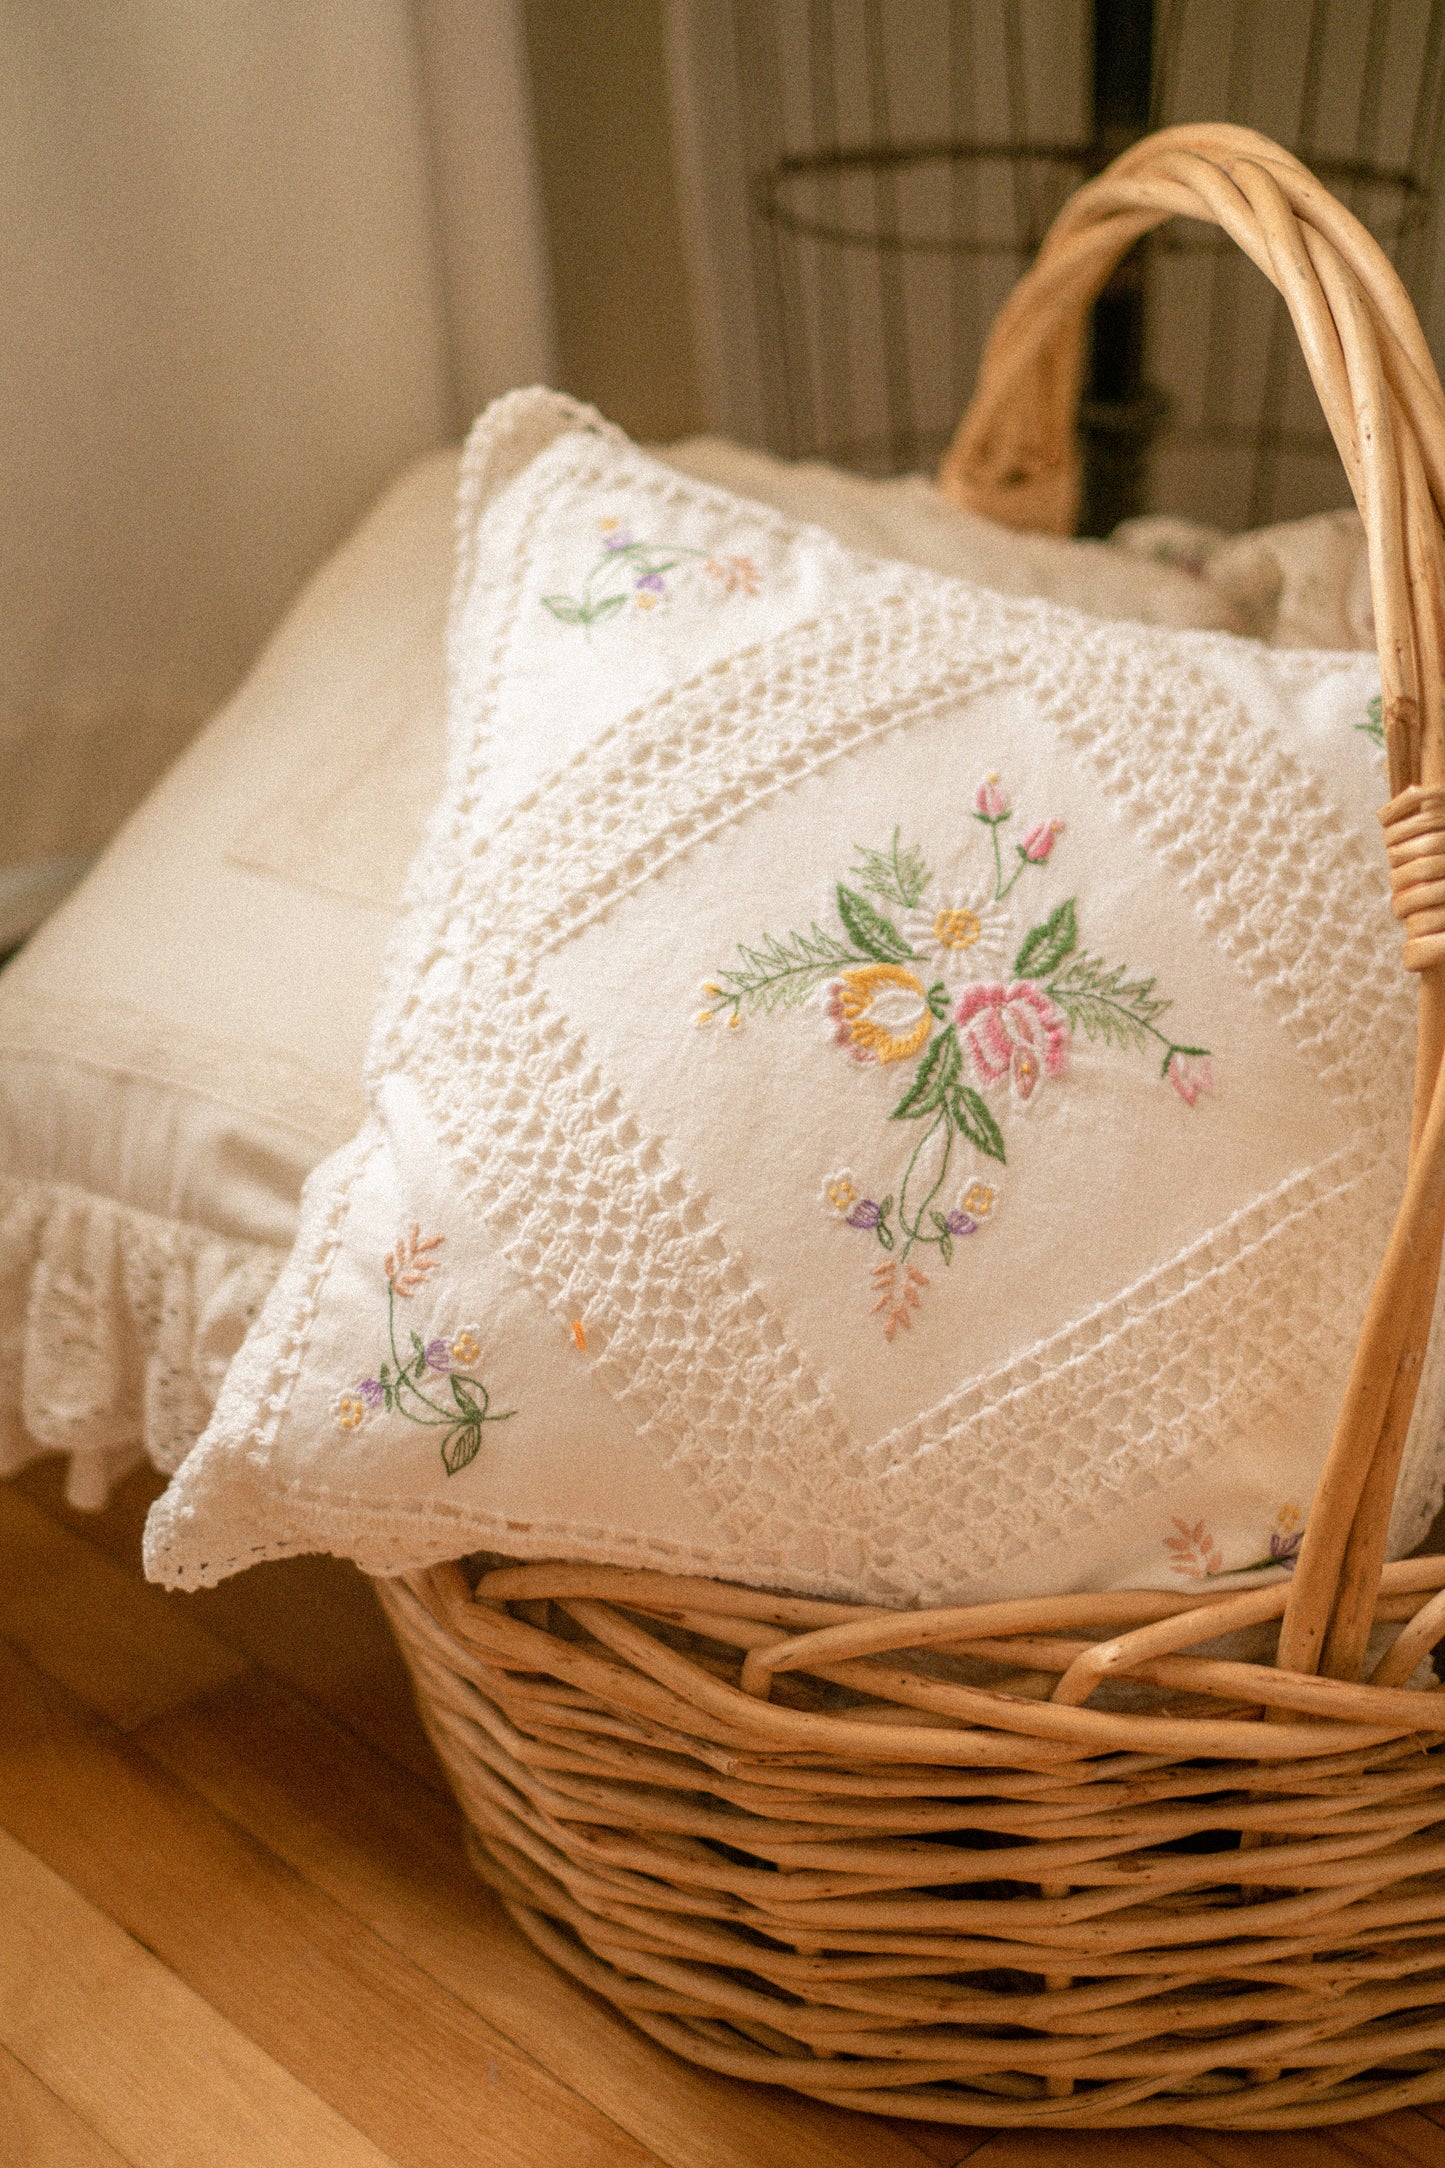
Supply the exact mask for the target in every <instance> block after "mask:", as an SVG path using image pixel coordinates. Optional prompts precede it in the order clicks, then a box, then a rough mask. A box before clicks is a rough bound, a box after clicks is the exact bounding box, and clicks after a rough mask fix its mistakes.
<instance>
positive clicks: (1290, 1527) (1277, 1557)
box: [1164, 1501, 1304, 1581]
mask: <svg viewBox="0 0 1445 2168" xmlns="http://www.w3.org/2000/svg"><path fill="white" fill-rule="evenodd" d="M1173 1527H1174V1531H1175V1533H1174V1534H1173V1535H1172V1536H1166V1537H1165V1538H1164V1548H1165V1550H1166V1551H1168V1552H1169V1553H1170V1571H1171V1572H1173V1573H1179V1574H1183V1575H1185V1576H1186V1577H1187V1578H1188V1579H1189V1580H1191V1581H1209V1580H1213V1579H1215V1578H1216V1576H1218V1575H1219V1574H1222V1573H1266V1572H1268V1571H1269V1570H1270V1568H1272V1567H1274V1566H1283V1567H1284V1568H1285V1570H1286V1572H1288V1573H1293V1571H1294V1569H1295V1563H1296V1561H1297V1559H1298V1557H1299V1547H1300V1544H1301V1543H1302V1542H1303V1541H1304V1519H1303V1516H1302V1514H1301V1512H1300V1509H1299V1507H1298V1506H1297V1505H1295V1504H1294V1503H1293V1502H1292V1501H1291V1502H1290V1503H1289V1504H1287V1505H1282V1506H1281V1507H1280V1509H1279V1511H1278V1513H1276V1515H1275V1517H1274V1527H1273V1528H1272V1529H1271V1530H1270V1534H1269V1549H1268V1550H1267V1552H1266V1553H1265V1555H1264V1557H1263V1558H1254V1559H1251V1560H1250V1562H1249V1564H1248V1565H1247V1566H1226V1565H1225V1563H1224V1553H1223V1551H1221V1550H1220V1548H1219V1545H1218V1544H1217V1543H1216V1542H1215V1540H1214V1537H1213V1536H1212V1535H1211V1534H1210V1532H1209V1529H1208V1528H1207V1527H1206V1525H1205V1523H1204V1522H1203V1521H1195V1522H1194V1524H1193V1526H1192V1527H1191V1525H1190V1523H1189V1522H1188V1521H1182V1520H1180V1518H1179V1516H1178V1515H1177V1514H1175V1515H1174V1516H1173Z"/></svg>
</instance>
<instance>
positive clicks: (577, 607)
mask: <svg viewBox="0 0 1445 2168" xmlns="http://www.w3.org/2000/svg"><path fill="white" fill-rule="evenodd" d="M542 607H543V609H544V610H550V611H551V612H552V615H553V616H554V617H555V618H559V619H560V620H561V622H562V623H563V624H564V625H580V624H582V623H584V622H585V620H584V618H583V615H582V606H581V604H580V603H576V602H574V601H573V600H572V597H571V596H570V595H543V597H542Z"/></svg>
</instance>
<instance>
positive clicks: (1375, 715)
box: [1355, 693, 1385, 745]
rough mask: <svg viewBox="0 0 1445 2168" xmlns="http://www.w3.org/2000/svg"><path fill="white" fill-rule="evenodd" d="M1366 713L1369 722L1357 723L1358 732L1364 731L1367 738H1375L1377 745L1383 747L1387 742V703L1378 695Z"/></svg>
mask: <svg viewBox="0 0 1445 2168" xmlns="http://www.w3.org/2000/svg"><path fill="white" fill-rule="evenodd" d="M1365 713H1366V715H1367V716H1368V717H1369V721H1368V722H1365V723H1356V725H1355V728H1356V730H1363V732H1364V733H1365V736H1366V737H1367V738H1373V739H1374V741H1375V743H1376V745H1383V744H1384V742H1385V703H1384V701H1383V700H1382V699H1381V697H1380V695H1379V694H1378V693H1376V695H1375V697H1374V699H1373V700H1372V701H1371V702H1370V703H1369V705H1368V707H1367V708H1366V709H1365Z"/></svg>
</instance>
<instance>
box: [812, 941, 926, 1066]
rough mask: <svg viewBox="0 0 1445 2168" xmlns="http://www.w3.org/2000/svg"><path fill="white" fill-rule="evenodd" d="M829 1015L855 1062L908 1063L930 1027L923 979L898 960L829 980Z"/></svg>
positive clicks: (923, 1040)
mask: <svg viewBox="0 0 1445 2168" xmlns="http://www.w3.org/2000/svg"><path fill="white" fill-rule="evenodd" d="M828 1014H829V1016H830V1018H831V1019H832V1022H833V1024H834V1026H835V1035H836V1037H837V1041H838V1044H839V1045H840V1046H845V1047H847V1049H848V1051H849V1053H850V1054H851V1055H852V1056H853V1059H854V1060H855V1061H876V1062H891V1061H912V1059H913V1057H914V1055H915V1054H918V1053H921V1051H922V1049H923V1047H924V1044H925V1043H926V1041H927V1038H928V1034H929V1033H930V1031H931V1030H932V1029H933V1011H932V1010H931V1009H930V1008H929V1006H928V996H927V994H926V993H925V991H924V987H923V981H922V980H921V979H920V978H919V977H918V976H917V974H916V973H915V972H912V971H909V970H907V969H906V968H905V966H904V965H902V964H862V965H860V966H859V967H858V968H857V969H856V970H853V971H845V972H843V973H842V974H841V976H840V977H839V978H837V979H836V980H835V981H834V983H833V991H832V994H831V995H830V997H829V1001H828Z"/></svg>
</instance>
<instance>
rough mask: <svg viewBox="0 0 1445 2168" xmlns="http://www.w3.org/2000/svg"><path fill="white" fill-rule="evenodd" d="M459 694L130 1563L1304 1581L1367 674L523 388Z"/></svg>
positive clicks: (1353, 1244) (1424, 1510)
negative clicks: (1013, 594)
mask: <svg viewBox="0 0 1445 2168" xmlns="http://www.w3.org/2000/svg"><path fill="white" fill-rule="evenodd" d="M451 664H452V683H451V713H450V730H451V768H450V778H449V784H448V789H447V792H446V795H445V799H444V802H443V804H442V806H441V808H440V809H439V812H438V815H437V817H436V820H435V821H434V823H433V826H432V829H431V832H430V836H429V841H428V844H427V846H426V848H425V849H424V851H423V853H422V855H421V858H420V860H419V861H418V866H417V869H416V872H415V874H414V877H413V882H412V888H411V893H410V897H409V901H408V905H407V909H406V914H405V919H404V925H403V931H402V936H401V938H400V941H399V944H398V947H397V949H396V952H395V954H394V957H393V960H392V967H391V971H390V981H389V992H388V994H387V996H386V998H385V1000H384V1002H383V1007H382V1012H381V1014H380V1016H379V1018H378V1022H377V1026H376V1029H375V1033H374V1038H373V1045H372V1050H371V1055H370V1064H369V1082H368V1092H369V1104H370V1113H369V1117H368V1119H367V1122H366V1124H365V1126H364V1128H363V1129H362V1131H361V1133H360V1135H359V1136H358V1137H357V1138H356V1139H355V1141H354V1142H353V1143H352V1144H350V1145H349V1146H347V1147H346V1148H345V1149H344V1150H343V1151H341V1152H339V1153H338V1154H336V1155H335V1156H334V1157H333V1158H332V1159H331V1160H329V1161H328V1162H327V1163H326V1164H325V1165H324V1166H322V1167H321V1168H320V1169H318V1171H317V1172H316V1174H315V1175H313V1177H312V1178H311V1181H310V1183H309V1185H308V1189H307V1193H306V1197H305V1200H304V1204H303V1213H302V1227H301V1233H300V1236H299V1239H298V1242H297V1245H296V1249H295V1252H294V1254H293V1256H292V1258H291V1260H290V1262H289V1264H288V1266H287V1267H286V1269H285V1271H284V1272H283V1274H282V1276H281V1278H280V1280H279V1282H278V1283H277V1286H276V1288H275V1290H274V1292H273V1294H272V1296H271V1298H270V1300H269V1302H268V1305H267V1307H266V1309H265V1312H264V1313H263V1316H262V1318H261V1320H260V1321H259V1323H258V1325H257V1327H256V1328H255V1329H254V1330H253V1332H252V1334H251V1335H250V1337H249V1339H248V1341H247V1343H246V1345H245V1347H244V1348H243V1350H242V1353H241V1355H240V1356H239V1357H238V1359H237V1361H236V1363H235V1364H234V1366H233V1368H232V1371H231V1373H230V1376H229V1378H228V1380H227V1383H226V1385H225V1387H224V1389H223V1392H222V1396H221V1400H220V1402H219V1404H218V1407H217V1411H216V1416H215V1419H214V1421H213V1422H212V1424H211V1427H210V1429H209V1430H208V1431H207V1432H206V1434H205V1436H204V1438H203V1439H202V1441H201V1443H200V1445H199V1446H198V1447H197V1448H196V1449H195V1451H194V1452H193V1453H192V1455H191V1456H190V1458H189V1459H188V1460H187V1461H186V1463H185V1465H184V1466H183V1468H182V1469H181V1471H180V1473H179V1475H178V1476H177V1477H176V1479H175V1480H174V1482H173V1483H172V1486H171V1488H170V1490H169V1491H168V1493H167V1494H166V1497H165V1498H164V1499H163V1500H162V1501H161V1502H160V1503H159V1504H158V1505H157V1507H156V1508H155V1509H154V1511H153V1514H152V1519H151V1525H150V1529H149V1538H148V1565H149V1569H150V1571H151V1572H152V1573H153V1574H154V1575H155V1576H156V1577H157V1578H159V1579H162V1580H165V1581H167V1582H171V1583H173V1584H179V1585H186V1586H194V1585H199V1584H202V1583H206V1582H211V1581H214V1580H217V1579H219V1578H220V1577H222V1576H223V1575H225V1574H227V1573H230V1572H233V1571H235V1570H236V1569H237V1568H239V1567H241V1566H244V1565H247V1564H249V1563H250V1562H252V1561H253V1560H255V1559H259V1558H265V1557H274V1556H278V1555H282V1554H285V1553H288V1552H293V1551H299V1550H305V1549H317V1548H325V1549H332V1550H336V1551H341V1552H345V1553H348V1554H349V1555H351V1556H353V1557H355V1558H356V1559H358V1560H359V1561H360V1562H361V1563H362V1564H363V1565H364V1566H366V1567H368V1568H370V1569H371V1570H373V1571H378V1572H394V1571H398V1570H400V1569H402V1568H405V1567H409V1566H414V1565H419V1564H423V1563H427V1562H431V1561H434V1560H436V1559H439V1558H443V1557H446V1556H455V1555H459V1554H463V1553H466V1552H468V1551H473V1550H478V1549H490V1550H495V1551H501V1552H507V1553H511V1554H513V1555H517V1556H523V1557H548V1556H552V1557H556V1556H561V1557H571V1558H576V1559H598V1560H609V1561H614V1562H620V1563H623V1564H635V1565H653V1566H661V1567H666V1568H672V1569H679V1568H681V1569H684V1570H690V1571H697V1572H704V1573H712V1574H717V1575H720V1576H727V1577H731V1578H736V1579H741V1580H745V1581H751V1582H754V1583H759V1584H768V1585H776V1586H786V1587H790V1588H794V1589H799V1590H804V1591H815V1592H821V1593H827V1594H837V1595H844V1596H851V1597H855V1598H867V1599H876V1600H880V1601H885V1602H892V1603H897V1602H909V1601H927V1602H937V1601H948V1600H958V1599H970V1598H973V1597H982V1596H989V1595H998V1594H1006V1593H1009V1592H1011V1591H1015V1590H1019V1591H1023V1590H1030V1591H1044V1590H1050V1589H1064V1588H1075V1587H1081V1586H1089V1585H1093V1586H1100V1585H1102V1586H1109V1585H1115V1584H1129V1583H1143V1584H1152V1585H1162V1586H1166V1587H1168V1586H1173V1587H1179V1586H1182V1585H1186V1584H1187V1583H1188V1582H1189V1581H1191V1580H1197V1579H1200V1578H1205V1577H1209V1578H1215V1577H1223V1578H1228V1577H1230V1576H1237V1575H1246V1576H1247V1575H1258V1574H1262V1573H1269V1572H1279V1571H1281V1570H1286V1569H1287V1568H1288V1566H1289V1564H1290V1562H1291V1561H1292V1559H1293V1556H1294V1553H1295V1551H1296V1549H1297V1547H1298V1540H1299V1534H1300V1530H1301V1527H1302V1524H1303V1520H1304V1517H1305V1514H1306V1512H1307V1509H1308V1503H1309V1499H1310V1496H1311V1493H1312V1490H1313V1486H1314V1483H1315V1480H1316V1476H1317V1472H1318V1468H1319V1465H1320V1462H1321V1459H1322V1456H1323V1451H1324V1446H1325V1443H1326V1441H1327V1439H1328V1435H1329V1431H1330V1425H1331V1420H1332V1417H1333V1413H1334V1410H1335V1407H1336V1404H1337V1402H1338V1399H1339V1395H1340V1391H1341V1388H1342V1384H1343V1380H1344V1377H1345V1374H1346V1370H1347V1367H1348V1362H1349V1356H1350V1352H1351V1349H1352V1345H1353V1341H1354V1336H1355V1332H1356V1328H1357V1324H1358V1320H1359V1317H1360V1314H1361V1311H1362V1309H1363V1305H1364V1301H1365V1296H1366V1292H1367V1289H1368V1285H1369V1281H1370V1278H1371V1275H1372V1273H1373V1269H1374V1265H1375V1262H1376V1260H1377V1258H1378V1256H1379V1254H1380V1252H1381V1250H1382V1248H1383V1244H1384V1241H1385V1236H1386V1232H1387V1229H1388V1224H1389V1220H1390V1216H1391V1213H1392V1211H1393V1208H1394V1205H1395V1202H1396V1200H1397V1197H1398V1194H1399V1189H1400V1184H1401V1180H1402V1171H1403V1153H1404V1145H1405V1139H1406V1133H1407V1126H1408V1107H1409V1093H1410V1083H1411V1063H1412V1038H1413V995H1412V989H1411V987H1410V986H1409V985H1408V984H1407V983H1406V980H1405V975H1404V973H1403V972H1402V970H1401V969H1400V966H1399V962H1398V941H1397V938H1396V934H1395V931H1394V929H1393V925H1392V921H1391V919H1390V916H1389V912H1388V900H1387V898H1388V890H1387V881H1386V876H1385V868H1384V854H1383V850H1382V848H1381V845H1380V841H1379V831H1378V826H1377V824H1376V822H1375V819H1374V814H1373V807H1374V806H1375V805H1376V804H1377V803H1378V802H1379V800H1380V799H1381V798H1382V797H1383V795H1384V785H1383V777H1382V774H1381V771H1380V766H1379V762H1378V754H1377V751H1376V748H1375V746H1374V744H1373V742H1372V739H1373V736H1374V716H1375V715H1377V713H1378V710H1375V711H1374V714H1372V711H1371V708H1370V701H1371V696H1372V693H1373V691H1374V686H1375V677H1374V673H1373V668H1372V665H1371V663H1370V662H1369V661H1368V659H1365V658H1361V657H1358V656H1352V655H1322V654H1303V655H1293V654H1279V653H1272V652H1269V651H1266V650H1264V649H1261V648H1257V647H1253V646H1251V645H1250V644H1249V643H1246V642H1242V641H1238V640H1234V639H1230V638H1228V637H1226V636H1222V635H1215V634H1179V633H1169V632H1164V631H1158V630H1146V629H1143V628H1137V627H1124V626H1118V625H1105V624H1100V623H1097V622H1094V621H1091V620H1089V619H1086V618H1083V617H1079V616H1076V615H1074V614H1072V613H1070V612H1067V611H1064V610H1060V609H1056V608H1053V607H1051V606H1049V605H1047V604H1043V603H1038V602H1030V601H1018V600H1013V599H1008V598H1004V597H1000V596H997V595H991V594H986V593H983V592H982V591H980V590H978V589H975V588H971V587H968V586H966V585H964V584H963V583H962V582H959V581H954V580H950V579H947V578H944V577H941V576H937V575H934V574H930V573H927V572H923V571H920V570H917V569H912V568H908V567H904V566H901V565H897V564H884V563H879V562H875V561H872V560H868V559H864V558H860V557H857V556H854V555H851V554H849V553H848V552H847V551H845V550H844V549H843V548H842V547H841V546H840V545H839V544H838V543H836V542H834V541H832V540H830V539H829V538H828V537H826V536H824V535H823V534H822V533H821V532H819V531H817V530H814V529H807V528H802V529H800V528H797V527H794V526H790V525H789V524H788V523H786V522H785V521H784V520H782V519H781V518H779V517H778V516H777V515H775V514H774V513H772V512H770V511H767V510H766V509H764V508H763V507H761V506H759V505H757V504H750V503H745V502H742V501H741V500H738V499H736V498H732V497H729V496H728V495H726V494H724V493H723V492H721V491H718V490H715V489H711V488H708V487H706V486H703V485H701V484H699V483H697V482H695V481H693V480H690V479H688V478H686V477H682V476H679V475H677V474H676V473H673V472H669V471H668V470H667V469H665V468H663V467H662V466H661V465H659V464H658V463H656V462H655V461H653V460H651V459H649V458H647V457H645V456H644V455H642V454H641V453H639V452H637V451H636V450H635V449H634V448H633V447H632V446H630V445H629V444H628V443H627V442H626V440H625V439H624V438H622V437H621V436H619V435H618V434H617V433H616V432H615V431H613V430H611V429H609V428H607V427H605V426H603V425H599V424H598V423H597V421H596V420H595V418H594V417H592V416H590V415H589V414H588V413H586V412H585V411H583V410H580V409H578V408H576V407H574V406H572V405H571V404H570V403H569V402H567V401H564V400H561V399H557V398H554V397H552V396H550V395H548V394H543V393H527V394H518V395H514V396H513V397H512V398H510V399H508V400H505V401H503V402H501V403H500V404H499V405H498V406H497V407H495V408H493V409H492V410H491V412H490V413H489V414H488V415H487V416H485V417H484V419H483V421H482V422H481V423H480V424H479V425H478V428H477V430H476V431H475V432H474V435H473V439H472V442H471V445H470V447H469V450H468V454H467V459H466V463H465V467H464V474H463V487H462V510H461V558H460V567H459V576H458V585H457V590H456V597H455V603H454V612H453V623H452V646H451ZM1439 1337H1440V1336H1439V1335H1438V1333H1437V1335H1436V1339H1437V1341H1438V1339H1439ZM1441 1396H1442V1381H1441V1376H1440V1364H1439V1360H1438V1356H1437V1351H1436V1347H1435V1344H1434V1343H1433V1342H1432V1348H1431V1353H1430V1358H1429V1361H1428V1364H1427V1373H1426V1377H1425V1381H1424V1386H1423V1389H1422V1394H1421V1401H1420V1407H1419V1410H1418V1411H1417V1416H1416V1421H1415V1426H1414V1430H1413V1432H1412V1437H1411V1441H1410V1444H1409V1447H1408V1449H1407V1461H1406V1469H1405V1476H1404V1482H1403V1487H1402V1495H1401V1504H1400V1508H1399V1511H1398V1513H1397V1516H1396V1526H1395V1530H1394V1537H1395V1543H1396V1547H1397V1548H1399V1547H1403V1546H1407V1545H1408V1544H1410V1543H1411V1542H1412V1541H1414V1540H1415V1539H1416V1537H1417V1536H1418V1534H1419V1533H1420V1532H1421V1530H1422V1528H1423V1526H1424V1524H1425V1522H1426V1520H1427V1519H1428V1516H1429V1513H1430V1510H1431V1507H1432V1505H1433V1503H1434V1500H1435V1496H1436V1491H1437V1482H1438V1461H1439V1454H1438V1443H1439V1431H1440V1415H1441Z"/></svg>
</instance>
